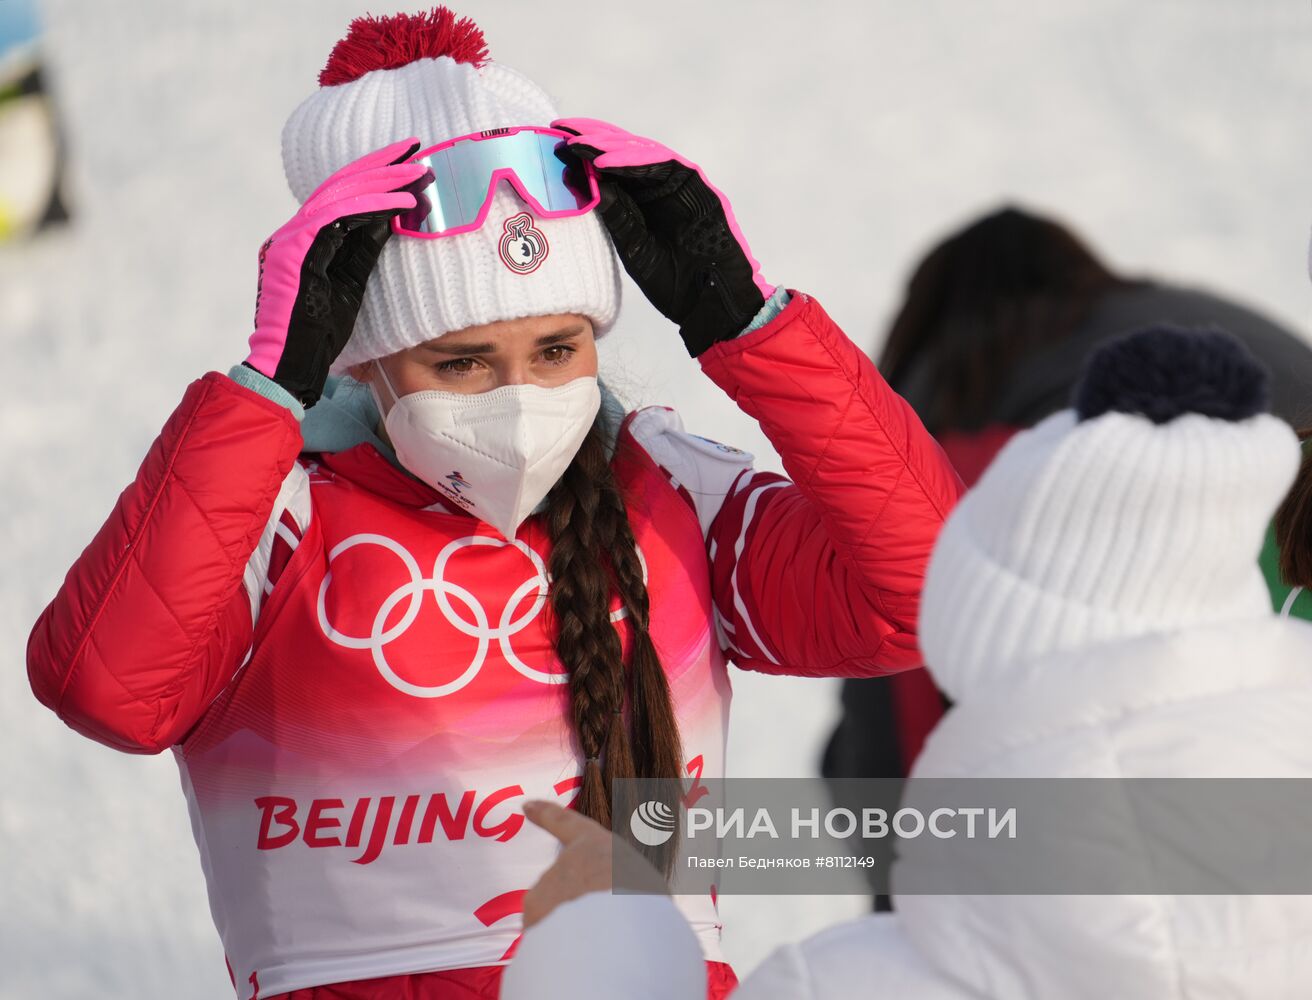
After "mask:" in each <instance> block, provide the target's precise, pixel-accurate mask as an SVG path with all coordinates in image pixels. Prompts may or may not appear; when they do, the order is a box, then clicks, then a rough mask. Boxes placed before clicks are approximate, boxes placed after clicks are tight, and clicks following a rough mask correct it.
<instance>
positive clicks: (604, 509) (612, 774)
mask: <svg viewBox="0 0 1312 1000" xmlns="http://www.w3.org/2000/svg"><path fill="white" fill-rule="evenodd" d="M603 420H604V418H603V417H602V416H598V418H597V421H596V422H595V423H594V424H593V425H592V429H591V431H589V433H588V436H587V438H585V439H584V441H583V445H582V446H581V447H580V448H579V451H578V454H576V455H575V456H574V461H573V462H571V463H570V466H569V468H568V469H566V470H565V474H564V475H563V476H562V477H561V478H560V481H559V482H557V483H556V485H555V486H554V487H553V488H552V490H551V492H550V494H548V496H547V510H546V521H547V526H548V531H549V532H550V535H551V555H550V557H549V562H548V569H549V571H550V574H551V587H550V590H549V592H548V596H549V599H550V601H551V608H552V612H553V614H554V617H555V619H556V623H557V626H558V629H559V631H558V634H557V637H556V655H557V656H559V657H560V661H561V663H562V664H563V665H564V666H565V667H566V668H567V669H568V670H569V689H570V710H571V715H572V721H573V724H574V731H575V734H576V736H577V737H578V741H579V747H580V750H581V751H582V754H583V757H584V766H583V787H582V789H581V790H580V792H579V797H578V800H577V808H578V811H579V812H581V813H582V814H583V815H585V816H589V817H591V818H592V819H595V820H596V821H597V822H599V823H601V824H602V825H603V826H607V827H608V826H610V821H611V796H612V782H614V781H615V780H616V779H620V778H652V779H665V781H663V782H662V787H666V781H668V782H670V784H671V786H673V784H674V783H676V782H677V781H678V779H679V778H680V777H681V775H680V771H681V768H682V760H683V749H682V746H681V741H680V738H679V728H678V722H677V720H676V719H675V715H674V703H673V700H672V698H671V696H670V687H669V684H668V682H667V681H666V677H665V670H664V668H663V667H662V666H661V661H660V657H659V656H658V655H657V653H656V647H655V646H654V645H653V644H652V640H651V635H650V634H649V633H648V625H649V623H650V608H649V602H648V597H647V586H646V584H645V583H644V582H643V570H642V563H641V561H640V560H639V558H638V547H637V543H636V542H635V540H634V537H633V529H632V527H631V526H630V524H629V517H628V511H627V509H626V507H625V503H624V497H623V495H622V494H621V492H620V488H619V485H618V483H617V482H616V480H615V476H614V474H613V472H612V471H611V467H610V463H609V462H608V461H607V458H606V445H605V430H604V424H603ZM613 594H618V595H619V599H620V603H621V605H622V606H623V608H624V610H625V612H626V614H627V618H628V622H629V624H630V626H631V628H632V631H633V642H632V648H631V651H630V655H629V662H628V663H627V664H626V663H625V662H624V659H623V651H622V648H621V644H620V635H619V632H618V631H617V630H616V628H615V624H614V623H613V622H612V621H611V617H610V614H611V612H610V602H611V596H612V595H613ZM672 848H673V841H672V842H671V843H670V844H667V845H666V847H665V849H664V850H662V851H660V852H657V854H656V860H658V864H659V866H660V867H663V868H665V870H666V874H669V866H670V864H671V863H672V859H673V849H672ZM649 856H651V855H650V854H649Z"/></svg>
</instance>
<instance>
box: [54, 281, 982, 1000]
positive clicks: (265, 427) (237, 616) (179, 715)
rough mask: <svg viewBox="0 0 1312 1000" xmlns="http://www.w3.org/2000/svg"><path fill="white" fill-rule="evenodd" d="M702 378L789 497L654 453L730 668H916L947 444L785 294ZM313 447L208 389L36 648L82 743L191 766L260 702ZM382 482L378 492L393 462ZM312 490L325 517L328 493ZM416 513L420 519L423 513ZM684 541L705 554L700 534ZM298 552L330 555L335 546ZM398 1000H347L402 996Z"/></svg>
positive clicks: (135, 488)
mask: <svg viewBox="0 0 1312 1000" xmlns="http://www.w3.org/2000/svg"><path fill="white" fill-rule="evenodd" d="M701 365H702V368H703V370H704V371H705V372H706V374H707V375H708V376H709V377H710V378H711V379H712V380H713V381H715V382H716V383H717V384H718V385H720V386H721V388H723V389H724V390H725V391H726V392H728V393H729V395H730V396H731V397H732V398H733V399H734V400H735V401H736V402H737V403H738V405H739V406H740V407H741V408H742V409H743V410H744V411H745V412H747V413H748V414H749V415H751V416H753V417H754V418H756V419H757V420H758V421H759V422H760V423H761V425H762V428H763V430H764V431H765V433H766V435H767V436H768V437H769V439H770V440H771V442H772V443H773V444H774V446H775V447H776V449H777V450H778V452H779V454H780V456H781V457H782V459H783V462H784V466H785V469H786V470H787V472H788V474H789V476H790V477H791V480H792V482H791V483H790V482H788V481H786V480H783V479H780V478H779V477H773V476H766V475H764V474H759V473H753V472H752V471H751V470H750V469H746V470H744V471H743V472H742V473H741V474H740V475H737V476H736V478H735V479H734V480H733V485H732V486H731V487H729V489H728V491H727V493H725V492H723V491H722V497H720V498H719V499H718V500H717V501H716V505H715V506H714V509H712V510H708V509H707V508H706V507H705V503H704V500H701V499H698V500H694V499H693V498H692V497H691V496H690V491H688V490H680V489H678V483H677V482H675V481H674V480H675V476H674V475H673V474H670V473H669V468H668V467H667V466H664V465H662V455H660V454H657V453H655V452H653V453H652V459H653V460H654V461H655V463H656V466H658V467H660V468H661V471H662V472H664V473H666V474H667V477H668V479H669V480H670V483H669V485H674V486H675V488H676V491H677V492H678V494H679V496H681V497H682V498H683V499H684V500H685V501H686V502H688V503H689V504H691V505H692V506H693V507H694V512H695V513H696V514H697V515H698V517H699V518H701V519H702V520H703V524H702V528H703V530H704V533H705V537H704V543H705V550H704V551H703V552H702V553H701V555H700V556H698V559H699V560H701V564H702V567H703V569H702V572H705V573H706V574H707V576H708V577H709V583H710V593H711V595H712V599H713V602H714V611H715V613H716V615H717V618H718V620H719V621H720V622H721V623H722V624H723V626H724V631H723V632H722V633H721V640H722V643H723V645H724V646H725V647H726V648H728V649H729V650H730V655H731V656H732V658H733V659H734V660H735V661H736V662H737V663H738V665H739V666H744V667H748V668H750V669H756V670H762V671H766V672H772V673H787V674H808V675H815V676H820V675H828V676H869V675H874V674H881V673H891V672H895V671H899V670H903V669H907V668H910V667H914V666H917V665H918V664H919V662H920V659H919V653H918V650H917V645H916V635H915V623H916V615H917V607H918V600H919V593H920V589H921V583H922V578H923V574H924V570H925V566H926V563H927V561H928V557H929V553H930V550H931V548H932V546H933V543H934V540H935V538H936V536H937V533H938V530H939V528H940V526H941V525H942V522H943V520H944V518H945V517H946V515H947V513H948V511H949V509H950V508H951V506H952V505H953V503H954V502H955V500H956V498H957V496H958V495H959V493H960V491H961V485H960V481H959V479H958V478H957V476H956V474H955V473H954V472H953V470H952V467H951V465H950V464H949V463H948V461H947V459H946V458H945V456H944V455H943V453H942V451H941V450H940V448H939V447H938V445H937V444H935V443H934V441H933V439H932V438H931V437H930V436H929V435H928V434H927V433H926V432H925V430H924V428H923V427H922V426H921V424H920V421H919V420H918V418H917V417H916V416H915V414H914V413H913V412H912V411H911V409H910V408H909V407H908V406H907V405H906V403H905V402H904V401H903V400H902V399H901V398H900V397H898V396H897V395H896V394H895V393H893V392H892V390H891V389H889V387H888V385H887V384H886V383H885V382H884V380H883V378H882V377H881V376H880V375H879V373H878V372H877V371H876V370H875V368H874V366H873V365H872V364H871V362H870V361H869V360H868V359H867V358H866V357H865V356H864V355H863V354H862V353H861V352H860V351H859V350H858V349H857V348H856V347H855V346H854V345H853V344H852V343H851V342H850V341H849V340H848V339H847V337H846V336H845V335H844V334H843V333H842V331H841V330H840V329H839V328H838V327H837V326H836V325H835V324H834V323H833V321H832V320H831V319H830V318H829V317H828V316H827V315H826V314H825V312H824V311H823V310H822V309H821V308H820V306H819V305H818V304H817V303H816V302H815V301H814V300H813V299H811V298H809V297H807V296H805V295H801V294H797V293H794V295H793V298H792V301H791V303H790V304H789V305H788V306H787V308H786V309H785V310H784V311H783V313H781V314H780V315H779V316H778V317H776V318H775V319H774V320H772V321H771V322H770V323H768V324H767V325H766V326H764V327H762V328H761V329H759V330H756V331H753V332H751V333H748V334H745V335H743V336H741V337H739V338H738V339H736V340H733V341H730V342H727V343H723V344H719V345H717V346H716V347H714V348H713V349H711V350H710V351H708V352H707V353H706V354H704V355H703V356H702V358H701ZM685 437H687V436H686V435H685ZM639 443H642V442H641V440H640V441H639ZM360 447H362V448H365V449H369V448H370V447H371V446H368V445H362V446H360ZM301 448H302V439H301V434H300V427H299V425H298V424H297V422H296V420H295V419H294V418H293V417H292V416H291V414H290V413H289V412H288V411H287V410H286V409H285V408H283V407H281V406H279V405H278V404H276V403H274V402H272V401H270V400H267V399H265V398H263V397H261V396H259V395H257V394H256V393H254V392H252V391H250V390H248V389H246V388H244V387H242V386H240V385H237V384H236V383H235V382H233V381H231V380H230V379H228V378H227V377H226V376H223V375H220V374H217V373H210V374H208V375H206V376H204V377H203V378H201V379H199V380H198V381H196V382H195V383H193V384H192V385H191V386H190V387H189V388H188V390H187V392H186V394H185V396H184V398H183V400H182V403H181V404H180V405H179V407H178V409H177V410H176V411H175V412H174V413H173V415H172V416H171V417H170V419H169V421H168V423H167V424H166V426H165V428H164V430H163V431H162V433H161V434H160V436H159V438H158V439H157V440H156V441H155V443H154V445H153V446H152V447H151V449H150V452H149V453H148V455H147V456H146V459H145V461H144V462H143V464H142V466H141V468H140V470H139V472H138V474H137V478H136V480H135V482H133V483H132V485H130V486H129V487H128V488H127V489H126V490H125V491H124V492H123V494H122V495H121V496H120V498H119V500H118V503H117V504H116V506H115V509H114V511H113V513H112V514H111V516H110V517H109V519H108V521H107V522H106V523H105V525H104V526H103V527H102V528H101V530H100V532H99V533H98V534H97V535H96V537H95V538H94V539H93V540H92V542H91V544H90V545H89V546H88V547H87V549H86V550H85V551H84V552H83V553H82V555H81V556H80V557H79V558H78V560H77V562H76V563H75V564H74V565H73V567H72V569H71V570H70V571H69V574H68V576H67V578H66V579H65V581H64V584H63V586H62V588H61V589H60V591H59V593H58V594H57V595H56V596H55V598H54V600H53V601H52V602H51V604H50V605H49V606H48V607H47V608H46V609H45V611H44V612H43V613H42V615H41V617H40V618H39V619H38V621H37V623H36V625H35V627H34V628H33V630H32V634H31V637H30V639H29V643H28V672H29V677H30V679H31V684H32V688H33V690H34V692H35V693H36V695H37V697H38V698H39V699H40V700H41V701H42V702H43V703H44V704H46V705H47V706H49V707H50V708H51V709H53V710H54V711H55V712H56V713H57V714H58V715H59V716H60V718H62V719H63V720H64V721H65V722H66V723H67V724H68V725H70V726H71V727H72V728H74V729H76V730H77V731H79V732H81V733H83V734H84V735H87V736H89V737H91V738H92V739H96V740H99V741H100V742H102V743H105V744H107V745H109V746H113V747H115V748H117V749H120V750H124V751H127V752H134V753H158V752H160V751H162V750H164V749H166V748H169V747H172V746H175V745H177V744H180V743H182V744H183V746H184V748H185V747H189V746H191V745H192V744H193V743H195V742H196V741H194V740H192V741H190V742H185V743H184V741H186V740H187V737H188V736H189V735H190V734H191V733H192V732H193V731H197V732H202V733H207V731H212V730H213V729H214V728H215V727H214V725H213V724H212V722H211V720H212V718H213V717H214V714H215V713H216V712H224V711H226V710H228V707H229V706H230V705H231V704H232V703H233V700H234V697H236V698H237V699H238V700H239V699H240V694H238V695H236V696H233V695H232V691H233V690H234V689H240V688H241V687H242V686H245V688H246V689H250V688H251V687H252V685H254V686H256V687H258V686H259V684H260V683H261V682H260V680H259V678H258V675H257V676H255V677H252V676H251V675H252V673H253V672H258V671H260V670H261V669H262V661H261V652H260V649H259V645H260V642H261V636H263V635H265V634H266V632H267V626H266V627H265V629H264V630H263V631H261V632H258V633H257V632H256V631H255V630H254V627H253V617H254V616H255V615H256V614H257V613H258V612H259V608H260V602H261V600H262V599H263V596H264V593H265V588H266V587H270V586H271V585H272V582H273V580H272V578H271V576H270V575H269V572H270V565H269V562H270V561H269V558H268V554H267V553H266V554H265V558H264V560H263V563H262V569H261V572H259V573H255V572H253V569H252V567H253V564H254V563H255V562H256V561H257V560H256V559H254V558H253V557H254V556H255V555H256V554H257V549H258V548H259V547H260V543H261V539H262V538H269V537H271V536H272V535H273V534H274V532H273V531H271V530H269V528H270V526H272V527H275V528H277V531H278V534H280V535H281V534H285V533H290V534H292V535H296V536H297V537H298V538H299V537H300V533H301V532H302V531H304V530H305V529H306V525H307V523H311V522H308V521H306V520H305V518H304V517H302V519H301V520H300V522H299V523H298V522H297V521H296V519H293V518H290V517H289V512H288V511H287V509H286V504H285V502H280V494H284V493H285V490H286V484H287V483H288V482H291V481H293V480H294V479H295V478H296V475H298V474H299V475H300V476H301V479H302V480H304V473H303V472H294V467H295V469H296V470H301V469H302V467H301V466H298V464H297V459H298V456H299V454H300V452H301ZM711 448H712V450H714V446H711ZM649 450H650V449H649ZM730 450H731V449H730ZM343 454H345V453H343ZM365 457H366V458H367V457H368V456H365ZM674 457H676V458H677V455H676V456H674ZM375 458H376V456H375ZM357 464H358V463H357ZM366 464H368V463H366ZM374 464H375V465H377V466H378V468H380V469H382V470H383V471H384V474H386V469H387V463H386V462H385V461H382V460H381V459H378V461H377V462H375V463H374ZM402 478H404V477H402ZM362 485H363V486H364V488H366V489H367V488H368V484H367V483H363V484H362ZM419 485H422V484H419ZM669 485H665V486H662V488H663V489H666V490H668V489H669ZM411 486H412V487H413V486H415V482H414V481H412V482H411ZM314 488H315V489H318V490H320V491H321V492H320V494H318V495H321V496H322V497H324V498H325V500H328V499H330V498H331V495H332V494H331V489H332V488H336V487H331V486H330V485H329V484H318V485H316V486H315V487H314ZM306 489H307V491H308V492H307V494H306V496H307V497H308V496H309V494H310V493H312V492H313V490H310V488H309V487H306ZM420 492H422V491H420ZM416 496H417V497H418V498H417V499H416V500H415V501H414V503H415V504H417V505H423V504H425V503H431V498H429V497H426V496H418V494H416ZM306 505H307V510H309V511H310V512H309V513H308V514H307V515H306V516H307V517H315V516H316V515H315V514H314V513H313V510H312V509H311V508H310V506H309V501H308V499H307V500H306ZM676 505H677V504H676ZM402 506H404V505H402ZM326 509H327V508H325V510H326ZM421 509H427V508H426V507H421ZM686 520H687V519H686V518H685V521H686ZM687 525H689V526H690V529H691V530H692V531H693V535H692V538H693V541H694V543H695V545H697V546H701V545H702V539H701V538H700V537H699V536H698V535H697V534H696V532H697V530H698V529H697V519H692V520H691V521H687ZM353 530H359V529H353ZM684 530H687V529H686V528H685V529H684ZM304 537H305V538H307V539H317V540H318V541H319V542H322V540H323V537H324V536H323V530H320V529H315V530H311V531H310V532H309V533H308V534H306V535H304ZM294 540H295V539H294ZM310 548H311V547H307V546H306V545H304V544H302V545H301V547H300V549H299V550H298V551H297V553H296V557H297V559H298V562H297V564H296V565H297V569H298V574H294V575H296V576H297V578H301V577H304V576H305V574H304V573H301V572H299V571H300V569H301V568H302V567H306V566H309V565H311V564H312V563H314V561H315V560H319V561H320V562H322V563H324V564H325V565H326V562H327V560H328V556H327V553H318V552H317V551H310ZM316 565H317V564H316ZM681 565H685V566H691V565H692V563H683V564H681ZM322 569H323V567H322V566H320V567H319V569H318V572H320V573H321V572H322ZM289 575H293V574H290V571H289ZM516 582H518V581H516ZM271 600H272V598H271ZM286 604H287V602H286V601H284V602H283V605H284V606H285V605H286ZM282 621H283V622H285V621H286V615H284V616H283V618H282ZM260 622H261V623H262V624H263V623H264V618H263V617H261V618H260ZM726 636H734V637H735V638H732V639H731V638H726ZM352 655H354V654H352ZM244 664H249V666H248V668H247V669H246V670H245V671H241V669H240V668H241V667H242V666H243V665H244ZM234 676H241V678H242V679H241V681H240V684H239V683H237V682H234ZM230 682H232V683H230ZM284 697H285V693H284ZM726 707H727V705H726ZM230 722H231V719H230V718H229V719H227V720H224V725H227V724H229V723H230ZM207 738H208V733H207ZM183 756H184V757H185V753H184V755H183ZM246 780H249V774H248V775H247V778H246ZM264 794H271V793H270V792H265V793H264ZM366 801H367V800H366ZM243 808H247V809H248V811H252V815H254V814H255V813H254V811H253V810H249V804H247V806H245V807H243ZM266 820H267V816H266ZM293 836H294V835H293ZM307 836H308V835H307ZM396 842H397V843H401V841H400V840H399V839H398V840H397V841H396ZM270 853H271V852H266V856H268V855H269V854H270ZM329 853H330V852H317V854H316V857H319V856H325V858H326V855H327V854H329ZM397 853H398V854H399V853H400V852H397ZM348 867H349V868H350V869H351V870H352V871H353V872H355V873H362V874H361V876H360V877H365V876H367V875H368V871H367V870H366V869H363V868H359V867H356V866H348ZM213 891H214V887H213V886H212V887H211V893H212V895H213ZM233 958H234V962H233V964H234V966H235V967H237V968H238V969H239V970H241V971H240V975H239V976H238V977H237V978H238V983H239V985H242V986H243V988H245V989H249V987H245V986H244V980H245V979H246V978H247V976H246V971H247V968H248V967H247V966H239V965H238V963H237V961H236V958H237V956H236V955H234V956H233ZM427 967H428V968H433V967H434V966H432V965H429V966H427ZM410 968H415V966H413V965H412V966H410ZM393 971H395V972H398V973H399V972H402V971H404V970H403V969H401V968H396V969H394V970H393ZM380 972H381V970H380ZM380 972H375V973H372V975H375V976H376V975H379V974H380ZM726 972H727V970H726ZM452 974H453V973H447V974H446V975H447V976H448V977H449V976H450V975H452ZM713 974H714V973H713ZM441 976H442V974H437V975H434V976H432V977H430V978H431V979H432V995H433V996H438V995H441V994H440V990H441V986H440V984H439V979H440V978H441ZM252 978H253V976H252ZM260 978H265V977H264V976H263V974H262V975H261V977H260ZM343 978H360V977H343ZM403 978H404V979H405V980H406V982H407V986H406V989H407V990H411V991H412V992H407V993H405V994H404V995H405V996H406V997H410V996H415V997H419V996H421V995H423V996H427V995H428V994H426V993H419V992H413V990H414V989H415V986H414V982H413V981H414V980H415V978H416V977H413V976H405V977H403ZM419 978H422V977H419ZM730 980H731V977H730ZM730 980H726V981H725V985H724V986H723V987H722V988H721V989H720V990H718V991H717V990H716V989H714V988H713V990H712V992H722V991H723V989H727V988H728V981H730ZM303 981H305V982H314V981H315V980H313V979H306V980H303ZM397 981H398V980H397V979H396V977H392V983H395V982H397ZM289 988H291V987H290V985H289V986H287V987H284V991H285V990H286V989H289ZM390 988H391V986H389V987H387V988H386V989H390ZM492 988H493V987H492V986H491V985H489V989H492ZM386 989H384V988H380V989H378V990H373V989H366V988H365V987H364V986H359V987H358V988H357V989H356V990H354V991H353V992H350V993H349V994H340V995H343V996H346V995H350V996H352V997H356V996H358V997H378V998H382V997H388V996H391V995H392V994H391V993H388V992H387V991H386ZM241 995H242V996H243V997H246V996H247V995H248V994H247V993H245V992H243V993H242V994H241ZM259 995H260V996H262V997H263V996H264V995H265V994H264V993H260V994H259ZM334 995H338V994H334ZM397 995H398V996H399V995H401V994H397ZM489 995H495V994H494V993H489Z"/></svg>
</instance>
